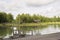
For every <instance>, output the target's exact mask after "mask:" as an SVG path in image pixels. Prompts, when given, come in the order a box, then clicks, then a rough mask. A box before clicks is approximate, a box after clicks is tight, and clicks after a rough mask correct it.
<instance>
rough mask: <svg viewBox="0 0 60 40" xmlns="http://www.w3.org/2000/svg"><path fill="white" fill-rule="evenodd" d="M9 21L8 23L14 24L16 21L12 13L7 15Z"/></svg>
mask: <svg viewBox="0 0 60 40" xmlns="http://www.w3.org/2000/svg"><path fill="white" fill-rule="evenodd" d="M7 20H8V22H12V21H13V20H14V19H13V15H12V14H11V13H9V14H7Z"/></svg>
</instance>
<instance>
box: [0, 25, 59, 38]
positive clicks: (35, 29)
mask: <svg viewBox="0 0 60 40" xmlns="http://www.w3.org/2000/svg"><path fill="white" fill-rule="evenodd" d="M57 32H60V25H41V26H21V27H6V26H4V27H0V37H2V38H9V37H10V36H13V33H14V34H18V33H20V34H25V35H29V36H32V35H45V34H51V33H57Z"/></svg>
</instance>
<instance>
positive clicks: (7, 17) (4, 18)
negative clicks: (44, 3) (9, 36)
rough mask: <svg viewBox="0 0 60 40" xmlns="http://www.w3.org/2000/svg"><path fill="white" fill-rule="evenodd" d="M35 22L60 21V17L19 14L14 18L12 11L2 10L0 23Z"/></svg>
mask: <svg viewBox="0 0 60 40" xmlns="http://www.w3.org/2000/svg"><path fill="white" fill-rule="evenodd" d="M13 22H14V23H34V22H60V17H59V16H58V17H56V16H54V17H51V18H49V17H45V16H41V15H35V14H33V15H29V14H24V13H22V14H18V15H17V17H16V19H14V17H13V15H12V14H11V13H8V14H7V13H5V12H0V23H13Z"/></svg>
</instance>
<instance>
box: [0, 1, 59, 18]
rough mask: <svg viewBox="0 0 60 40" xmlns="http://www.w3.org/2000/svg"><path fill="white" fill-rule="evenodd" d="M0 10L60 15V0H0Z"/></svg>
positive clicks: (16, 12) (14, 12)
mask: <svg viewBox="0 0 60 40" xmlns="http://www.w3.org/2000/svg"><path fill="white" fill-rule="evenodd" d="M0 11H3V12H8V13H12V14H13V15H14V18H15V17H16V15H17V14H21V13H29V14H40V15H43V16H48V17H52V16H60V0H0Z"/></svg>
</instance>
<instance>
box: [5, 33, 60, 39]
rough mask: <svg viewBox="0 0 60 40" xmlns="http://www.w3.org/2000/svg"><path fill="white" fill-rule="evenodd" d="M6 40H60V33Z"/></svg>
mask: <svg viewBox="0 0 60 40" xmlns="http://www.w3.org/2000/svg"><path fill="white" fill-rule="evenodd" d="M4 40H60V32H59V33H53V34H46V35H35V36H27V37H23V38H17V39H4Z"/></svg>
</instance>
